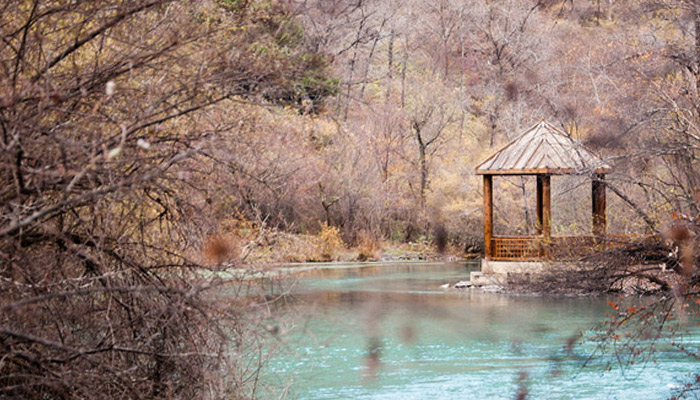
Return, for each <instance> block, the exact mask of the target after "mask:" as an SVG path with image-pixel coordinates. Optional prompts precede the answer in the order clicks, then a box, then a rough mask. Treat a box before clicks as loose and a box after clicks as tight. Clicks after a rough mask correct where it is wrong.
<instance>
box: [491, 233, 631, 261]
mask: <svg viewBox="0 0 700 400" xmlns="http://www.w3.org/2000/svg"><path fill="white" fill-rule="evenodd" d="M631 238H632V237H631V236H627V235H609V236H607V237H606V238H596V237H593V236H553V237H551V238H549V239H545V238H544V237H542V236H494V237H493V238H492V239H491V252H492V254H491V255H490V258H491V259H492V260H503V261H507V260H511V261H513V260H522V261H531V260H542V259H552V260H565V259H572V258H578V257H581V256H584V255H586V254H590V253H591V252H594V251H600V250H604V249H606V248H610V247H618V246H621V245H624V243H626V242H627V241H628V240H629V239H631Z"/></svg>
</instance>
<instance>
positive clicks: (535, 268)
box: [481, 258, 548, 274]
mask: <svg viewBox="0 0 700 400" xmlns="http://www.w3.org/2000/svg"><path fill="white" fill-rule="evenodd" d="M547 265H548V264H547V263H544V262H541V261H487V260H486V259H483V258H482V259H481V272H482V273H484V274H537V273H541V272H544V271H545V267H546V266H547Z"/></svg>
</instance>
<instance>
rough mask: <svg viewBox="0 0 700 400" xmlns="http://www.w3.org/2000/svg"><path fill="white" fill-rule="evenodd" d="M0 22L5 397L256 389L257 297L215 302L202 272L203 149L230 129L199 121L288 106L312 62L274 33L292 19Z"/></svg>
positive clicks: (30, 14)
mask: <svg viewBox="0 0 700 400" xmlns="http://www.w3.org/2000/svg"><path fill="white" fill-rule="evenodd" d="M0 14H1V15H3V22H2V24H0V37H2V39H3V40H2V42H1V43H2V44H0V55H1V56H0V146H2V152H0V183H1V184H0V221H2V222H0V227H1V228H0V310H1V311H0V397H17V398H105V399H106V398H194V397H200V398H202V397H203V398H207V397H210V398H221V397H226V398H239V397H246V396H249V395H253V394H254V391H255V387H256V383H257V371H258V370H259V367H260V364H259V363H258V359H259V354H260V353H259V352H258V351H259V346H257V347H256V345H255V342H256V340H257V339H258V338H259V337H260V336H259V335H257V334H256V333H255V332H256V320H255V319H252V320H251V319H250V318H251V314H249V313H248V310H254V309H255V306H254V304H264V298H263V299H260V300H256V302H251V301H249V300H246V299H245V298H236V297H234V298H233V299H228V300H227V301H226V302H224V301H221V298H218V297H217V298H215V300H216V301H213V300H212V296H214V294H215V293H217V291H218V290H220V289H221V287H220V285H218V284H217V283H216V282H215V281H212V280H211V279H205V277H206V276H207V275H206V273H205V272H203V266H202V263H200V262H199V261H198V260H200V259H202V258H203V257H201V256H200V253H199V251H200V249H202V243H203V242H205V240H204V238H205V237H208V236H210V235H212V234H214V233H216V226H217V224H218V223H219V222H220V221H219V220H218V218H217V217H218V216H217V215H216V214H215V213H214V211H215V210H213V207H212V206H211V193H209V192H208V191H207V190H208V189H209V188H208V187H207V184H206V179H205V178H206V176H207V174H206V171H207V170H208V169H209V168H210V167H209V165H210V164H211V163H214V162H215V161H214V160H213V158H212V157H208V154H207V148H208V146H210V145H212V143H214V139H215V138H216V137H217V135H220V134H222V133H224V132H228V131H229V130H230V129H232V126H234V123H232V122H230V121H228V120H226V119H224V118H220V117H221V115H211V114H208V113H209V112H211V111H212V105H215V104H219V105H222V104H227V105H228V106H229V107H231V108H233V104H236V102H241V101H244V100H245V99H253V98H260V99H268V100H270V101H288V102H290V103H292V104H295V103H294V102H295V101H296V99H294V98H292V97H290V93H294V90H298V89H300V88H302V87H303V85H301V86H299V85H297V83H298V82H297V80H298V79H299V77H300V74H302V73H303V72H304V70H305V68H306V67H308V66H309V65H307V64H305V62H308V60H309V58H307V57H300V55H301V54H300V53H303V51H304V50H303V49H301V48H299V47H295V46H294V45H293V44H291V42H289V40H287V41H283V40H281V37H280V36H279V35H280V34H281V32H282V30H280V29H278V28H279V25H283V22H284V21H288V20H289V16H288V15H287V14H286V12H285V10H284V9H282V8H280V7H277V6H275V7H271V8H265V7H257V4H256V2H246V3H244V4H238V3H237V2H227V1H223V0H222V1H211V2H209V1H195V2H186V1H170V0H136V1H121V0H97V1H86V2H60V1H49V2H42V1H28V2H27V1H19V0H17V1H14V0H11V1H6V2H3V3H2V5H0ZM243 27H246V29H243ZM256 46H257V47H256ZM263 48H264V49H265V51H262V50H261V49H263ZM298 56H299V57H298ZM312 58H313V57H312ZM290 86H291V87H296V89H294V90H291V92H290V89H289V88H290ZM205 244H206V246H205V247H206V249H205V253H207V254H209V255H210V256H211V258H212V262H214V263H218V262H219V261H221V260H223V259H225V258H227V257H228V256H229V253H230V251H229V250H230V249H229V248H228V245H223V244H222V242H220V241H219V242H217V243H213V242H212V241H211V240H209V241H208V242H205ZM242 284H243V282H239V283H236V284H232V286H231V287H235V286H236V285H242ZM227 287H228V286H227ZM227 290H230V289H227ZM253 315H254V314H253Z"/></svg>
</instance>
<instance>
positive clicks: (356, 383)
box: [261, 263, 694, 400]
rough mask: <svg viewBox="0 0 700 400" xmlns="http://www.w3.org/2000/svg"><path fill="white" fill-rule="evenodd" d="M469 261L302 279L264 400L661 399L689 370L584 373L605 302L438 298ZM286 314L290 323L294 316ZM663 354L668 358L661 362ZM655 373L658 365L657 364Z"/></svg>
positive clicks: (673, 365)
mask: <svg viewBox="0 0 700 400" xmlns="http://www.w3.org/2000/svg"><path fill="white" fill-rule="evenodd" d="M475 268H478V266H477V265H473V264H430V263H407V264H390V265H386V264H385V265H369V266H354V267H333V268H323V269H317V270H308V271H305V272H303V273H301V274H300V275H299V276H298V281H297V282H296V283H295V285H294V286H293V294H292V296H291V297H290V298H289V299H288V301H287V302H286V303H285V305H284V306H281V308H280V309H279V310H277V313H278V315H279V321H280V323H281V324H282V325H283V326H284V329H283V330H284V331H285V335H283V337H282V340H283V345H284V346H283V347H284V349H285V350H284V351H283V353H282V354H279V355H277V356H276V357H275V358H273V359H272V360H271V361H270V363H269V364H268V365H267V369H266V370H265V374H264V376H263V380H264V381H265V383H266V384H267V385H266V388H267V389H266V390H267V391H266V392H262V393H261V397H263V398H277V395H279V393H280V392H279V390H280V388H287V389H288V390H287V391H286V392H285V393H288V397H290V398H299V399H375V398H376V399H401V400H406V399H425V398H441V399H458V398H459V399H465V398H466V399H471V398H474V399H479V398H497V399H501V398H502V399H512V398H515V396H516V393H517V392H518V390H519V389H518V386H519V385H520V384H522V385H524V386H525V387H526V388H527V390H528V391H529V393H530V397H529V398H535V399H541V398H547V399H579V398H586V399H625V398H659V399H661V398H666V397H668V396H669V395H670V394H671V390H672V389H673V387H675V385H677V384H678V383H679V382H681V381H679V380H678V379H677V378H680V379H687V378H688V377H689V376H690V375H689V374H690V373H691V372H693V371H694V365H693V364H692V363H691V362H690V361H689V360H688V359H686V358H683V357H680V356H677V355H672V353H662V354H660V355H659V356H660V358H662V359H660V362H659V363H658V364H656V365H655V366H652V365H647V366H643V365H642V366H636V367H634V368H632V369H630V370H628V371H626V374H625V375H624V376H623V375H621V374H620V372H619V371H616V370H613V371H611V372H604V370H605V369H606V368H607V367H608V366H609V364H610V359H609V358H604V359H600V360H596V361H594V362H592V363H590V365H589V366H587V367H586V368H582V366H583V360H585V359H586V357H587V355H588V354H590V352H592V351H593V350H594V347H593V345H592V344H590V343H587V344H586V343H584V344H583V345H582V346H577V347H575V350H574V351H573V352H571V351H569V350H568V349H567V342H570V341H572V340H574V339H576V338H578V336H577V335H579V334H580V333H581V332H584V331H586V330H587V329H589V328H591V327H592V326H594V325H596V324H597V323H598V321H600V320H601V319H602V318H603V314H604V312H605V311H609V308H608V305H607V299H600V298H598V299H590V298H542V297H528V296H512V295H504V294H494V293H484V292H480V291H470V290H464V291H460V290H445V289H442V288H441V285H443V284H444V283H448V282H449V283H455V282H457V281H459V280H463V279H468V277H469V272H470V271H472V270H474V269H475ZM290 318H291V320H290ZM663 357H666V358H665V359H664V358H663ZM657 366H660V367H657Z"/></svg>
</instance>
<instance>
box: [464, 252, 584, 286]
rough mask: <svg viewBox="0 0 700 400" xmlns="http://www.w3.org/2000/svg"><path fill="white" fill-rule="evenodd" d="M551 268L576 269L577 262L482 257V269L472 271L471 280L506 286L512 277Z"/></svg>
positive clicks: (479, 283)
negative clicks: (504, 259) (506, 259)
mask: <svg viewBox="0 0 700 400" xmlns="http://www.w3.org/2000/svg"><path fill="white" fill-rule="evenodd" d="M549 268H558V269H575V268H576V264H573V263H561V262H557V263H552V262H544V261H487V260H485V259H483V258H482V259H481V271H480V272H472V273H471V274H470V280H471V283H472V285H474V286H505V285H507V284H508V282H509V281H511V278H515V279H517V278H523V277H531V276H532V277H534V276H537V275H539V274H541V273H544V272H546V271H547V270H548V269H549ZM527 279H529V278H527Z"/></svg>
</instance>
